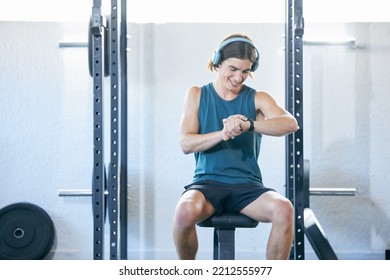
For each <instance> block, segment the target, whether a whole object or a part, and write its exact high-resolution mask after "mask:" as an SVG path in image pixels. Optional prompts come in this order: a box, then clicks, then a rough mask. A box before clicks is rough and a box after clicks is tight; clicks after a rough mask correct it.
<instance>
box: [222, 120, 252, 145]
mask: <svg viewBox="0 0 390 280" xmlns="http://www.w3.org/2000/svg"><path fill="white" fill-rule="evenodd" d="M247 119H248V118H247V117H245V116H244V115H233V116H229V117H228V118H227V119H223V120H222V122H223V129H222V139H223V141H227V140H229V139H234V138H235V137H236V136H239V135H240V134H241V133H243V132H245V131H247V130H248V129H249V126H250V123H249V122H247Z"/></svg>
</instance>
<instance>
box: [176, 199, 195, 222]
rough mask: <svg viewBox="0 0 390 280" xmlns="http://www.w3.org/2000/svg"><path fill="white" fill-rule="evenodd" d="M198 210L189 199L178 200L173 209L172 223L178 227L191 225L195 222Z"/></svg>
mask: <svg viewBox="0 0 390 280" xmlns="http://www.w3.org/2000/svg"><path fill="white" fill-rule="evenodd" d="M198 216H199V210H197V209H196V207H195V205H194V203H193V202H191V201H182V202H180V203H179V204H178V205H177V207H176V210H175V216H174V223H175V225H176V226H177V227H179V228H187V227H193V226H194V225H195V223H196V222H197V217H198Z"/></svg>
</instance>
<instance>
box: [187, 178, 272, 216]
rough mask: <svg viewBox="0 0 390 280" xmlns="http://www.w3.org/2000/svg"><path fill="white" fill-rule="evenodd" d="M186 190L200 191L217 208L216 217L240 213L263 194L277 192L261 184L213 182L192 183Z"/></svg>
mask: <svg viewBox="0 0 390 280" xmlns="http://www.w3.org/2000/svg"><path fill="white" fill-rule="evenodd" d="M184 188H185V189H186V190H185V192H186V191H188V190H198V191H200V192H201V193H202V194H203V195H204V196H205V198H206V199H207V200H208V201H209V202H210V203H211V205H213V207H214V208H215V211H216V213H215V215H221V214H222V212H229V213H239V212H240V211H241V210H242V209H244V208H245V207H246V206H247V205H249V204H250V203H251V202H253V201H255V200H256V199H257V198H258V197H259V196H260V195H262V194H263V193H265V192H268V191H275V190H274V189H271V188H266V187H264V186H262V185H260V184H251V183H244V184H225V183H221V182H217V181H211V180H205V181H201V182H196V183H192V184H189V185H187V186H185V187H184Z"/></svg>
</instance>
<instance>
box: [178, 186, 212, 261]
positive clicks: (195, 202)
mask: <svg viewBox="0 0 390 280" xmlns="http://www.w3.org/2000/svg"><path fill="white" fill-rule="evenodd" d="M214 212H215V210H214V208H213V207H212V205H211V204H210V203H209V202H208V201H207V200H206V199H205V197H204V195H203V194H202V193H201V192H199V191H197V190H189V191H187V192H185V193H184V194H183V195H182V197H181V198H180V200H179V202H178V204H177V206H176V210H175V215H174V217H173V240H174V242H175V246H176V251H177V254H178V256H179V258H180V259H181V260H194V259H195V257H196V253H197V251H198V238H197V235H196V223H198V222H200V221H203V220H205V219H207V218H208V217H210V216H211V215H212V214H213V213H214Z"/></svg>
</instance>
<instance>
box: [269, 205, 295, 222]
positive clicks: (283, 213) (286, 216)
mask: <svg viewBox="0 0 390 280" xmlns="http://www.w3.org/2000/svg"><path fill="white" fill-rule="evenodd" d="M276 204H277V205H276V207H275V215H274V217H275V219H276V220H277V221H279V222H282V223H287V224H293V222H294V206H293V205H292V203H291V202H290V200H288V199H282V200H278V201H277V202H276Z"/></svg>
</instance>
